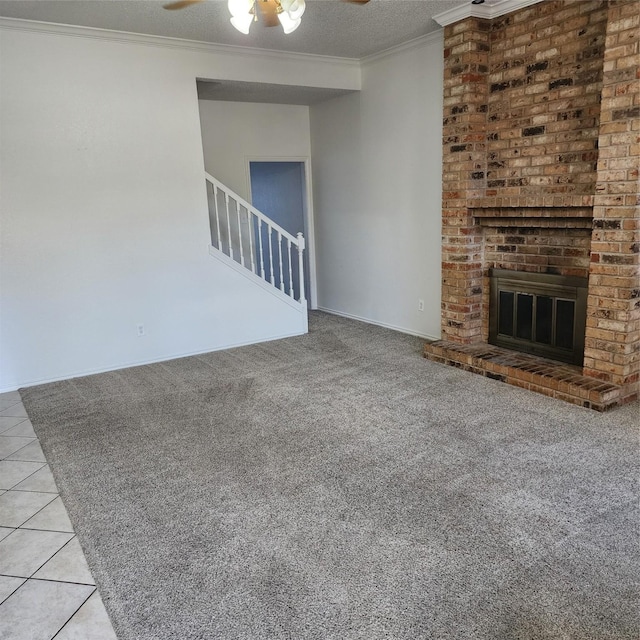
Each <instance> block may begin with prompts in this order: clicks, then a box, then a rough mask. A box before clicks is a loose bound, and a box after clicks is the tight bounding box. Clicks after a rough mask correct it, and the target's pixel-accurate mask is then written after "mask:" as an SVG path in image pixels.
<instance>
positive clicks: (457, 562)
mask: <svg viewBox="0 0 640 640" xmlns="http://www.w3.org/2000/svg"><path fill="white" fill-rule="evenodd" d="M310 328H311V332H310V334H309V335H307V336H301V337H298V338H289V339H286V340H281V341H278V342H271V343H266V344H261V345H254V346H250V347H244V348H240V349H234V350H230V351H225V352H217V353H211V354H207V355H202V356H197V357H191V358H184V359H180V360H174V361H170V362H165V363H162V364H156V365H152V366H145V367H137V368H133V369H127V370H122V371H117V372H113V373H106V374H101V375H97V376H90V377H85V378H77V379H74V380H71V381H67V382H60V383H55V384H48V385H42V386H39V387H32V388H29V389H23V390H21V394H22V396H23V400H24V404H25V406H26V407H27V410H28V413H29V415H30V417H31V419H32V421H33V423H34V426H35V429H36V431H37V434H38V437H39V438H40V440H41V442H42V445H43V448H44V450H45V453H46V455H47V458H48V460H49V462H50V463H51V465H52V468H53V472H54V475H55V478H56V480H57V482H58V485H59V487H60V491H61V494H62V496H63V499H64V502H65V504H66V505H67V508H68V510H69V514H70V516H71V519H72V521H73V524H74V526H75V528H76V531H77V532H78V536H79V538H80V541H81V543H82V546H83V548H84V550H85V553H86V556H87V559H88V561H89V564H90V566H91V569H92V570H93V572H94V575H95V578H96V580H97V583H98V586H99V588H100V591H101V593H102V596H103V598H104V601H105V605H106V607H107V610H108V611H109V613H110V615H111V617H112V619H113V623H114V627H115V629H116V632H117V634H118V637H119V638H121V639H122V640H125V639H136V640H146V639H152V638H153V639H165V638H176V639H188V638H202V639H213V638H242V639H245V638H247V639H252V640H253V639H256V640H257V639H261V638H278V639H280V638H282V639H284V638H287V639H294V640H296V639H312V638H318V639H325V638H334V639H340V640H342V639H351V638H362V639H367V640H376V639H380V638H397V639H401V638H442V639H444V638H452V639H456V640H463V639H469V640H471V639H473V640H482V639H485V638H499V639H510V638H513V639H515V638H518V639H520V640H532V639H534V638H545V639H549V638H563V639H571V640H575V639H582V638H584V639H587V638H588V639H596V638H611V639H615V640H622V639H624V638H634V639H636V638H637V637H638V634H639V632H640V623H639V619H638V614H637V604H638V599H637V596H638V589H637V587H638V583H637V579H638V575H640V571H639V569H640V566H639V554H638V551H639V548H638V503H637V500H636V488H637V487H636V478H637V454H638V405H637V404H636V405H632V406H627V407H623V408H622V409H618V410H616V411H614V412H612V413H609V414H598V413H595V412H591V411H588V410H586V409H580V408H577V407H574V406H571V405H568V404H565V403H562V402H559V401H556V400H552V399H549V398H545V397H542V396H538V395H535V394H532V393H529V392H527V391H523V390H520V389H516V388H514V387H509V386H507V385H504V384H502V383H499V382H496V381H493V380H488V379H486V378H482V377H480V376H475V375H473V374H469V373H465V372H463V371H459V370H457V369H455V368H451V367H446V366H443V365H439V364H435V363H432V362H428V361H426V360H424V359H423V358H422V357H421V356H420V352H421V348H422V341H421V340H419V339H417V338H412V337H409V336H405V335H401V334H398V333H394V332H392V331H388V330H385V329H381V328H377V327H373V326H370V325H365V324H361V323H357V322H354V321H350V320H345V319H341V318H337V317H333V316H330V315H327V314H322V313H314V314H312V317H311V320H310Z"/></svg>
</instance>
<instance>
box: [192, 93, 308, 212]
mask: <svg viewBox="0 0 640 640" xmlns="http://www.w3.org/2000/svg"><path fill="white" fill-rule="evenodd" d="M199 104H200V126H201V128H202V143H203V147H204V166H205V168H206V170H207V171H208V172H209V173H210V174H211V175H212V176H214V177H215V178H217V179H218V180H220V182H222V183H223V184H225V185H227V186H228V187H230V188H231V189H233V190H234V191H235V192H236V193H238V194H239V195H241V196H242V197H243V198H244V199H245V200H248V199H249V177H248V175H247V159H248V158H252V159H257V158H265V159H270V160H271V159H273V160H275V159H277V158H309V157H310V156H311V141H310V132H309V107H306V106H299V105H285V104H255V103H249V102H222V101H217V100H200V103H199Z"/></svg>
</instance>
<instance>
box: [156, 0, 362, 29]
mask: <svg viewBox="0 0 640 640" xmlns="http://www.w3.org/2000/svg"><path fill="white" fill-rule="evenodd" d="M204 1H205V0H177V1H176V2H170V3H169V4H165V5H164V8H165V9H168V10H169V11H175V10H177V9H184V8H186V7H189V6H191V5H193V4H199V3H201V2H204ZM342 2H350V3H352V4H366V3H367V2H369V0H342ZM227 4H228V7H229V12H230V13H231V24H232V25H233V26H234V27H235V28H236V29H237V30H238V31H240V32H241V33H244V34H247V33H249V28H250V27H251V23H252V22H257V21H258V14H259V15H260V21H261V22H262V24H263V25H264V26H265V27H277V26H278V24H281V25H282V28H283V29H284V32H285V33H291V32H292V31H295V30H296V29H297V28H298V27H299V26H300V19H301V17H302V14H303V13H304V10H305V0H229V1H228V3H227Z"/></svg>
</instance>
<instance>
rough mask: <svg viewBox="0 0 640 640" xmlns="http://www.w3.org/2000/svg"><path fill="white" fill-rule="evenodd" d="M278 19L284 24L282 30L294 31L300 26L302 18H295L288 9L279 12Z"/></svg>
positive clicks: (287, 32)
mask: <svg viewBox="0 0 640 640" xmlns="http://www.w3.org/2000/svg"><path fill="white" fill-rule="evenodd" d="M278 20H280V24H281V25H282V30H283V31H284V32H285V33H286V34H289V33H293V32H294V31H295V30H296V29H297V28H298V27H299V26H300V23H301V22H302V20H301V19H300V18H297V19H296V20H294V19H293V18H292V17H291V16H290V15H289V14H288V13H287V12H286V11H282V12H281V13H279V14H278Z"/></svg>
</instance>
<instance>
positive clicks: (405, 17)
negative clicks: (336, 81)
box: [0, 0, 471, 58]
mask: <svg viewBox="0 0 640 640" xmlns="http://www.w3.org/2000/svg"><path fill="white" fill-rule="evenodd" d="M168 1H169V0H159V1H158V0H0V16H4V17H9V18H23V19H27V20H39V21H43V22H56V23H61V24H73V25H82V26H86V27H97V28H101V29H113V30H117V31H129V32H132V33H145V34H151V35H159V36H169V37H174V38H184V39H187V40H198V41H201V42H215V43H219V44H228V45H236V46H245V47H257V48H260V49H273V50H280V51H293V52H303V53H312V54H318V55H329V56H341V57H346V58H362V57H365V56H368V55H371V54H374V53H377V52H380V51H384V50H385V49H388V48H390V47H393V46H395V45H398V44H400V43H402V42H406V41H407V40H412V39H414V38H417V37H419V36H422V35H426V34H427V33H430V32H432V31H437V30H438V29H440V27H439V26H438V24H436V22H434V20H433V19H432V16H433V15H437V14H438V13H441V12H443V11H446V10H447V9H451V8H453V7H456V6H460V5H464V4H468V3H469V2H470V1H471V0H371V2H369V3H368V4H365V5H357V4H350V3H347V2H341V1H340V0H307V10H306V12H305V15H304V16H303V18H302V24H301V25H300V27H299V28H298V29H297V30H296V31H295V32H294V33H292V34H290V35H285V34H284V33H283V31H282V29H280V28H279V27H272V28H265V27H263V26H262V25H260V24H254V25H253V26H252V27H251V33H250V34H249V35H248V36H245V35H242V34H241V33H239V32H238V31H236V30H235V29H234V28H233V27H232V26H231V24H230V23H229V12H228V10H227V3H226V1H225V0H208V1H207V2H203V3H201V4H198V5H194V6H191V7H189V8H187V9H184V10H182V11H165V10H164V9H163V8H162V5H163V4H164V3H165V2H168Z"/></svg>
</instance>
